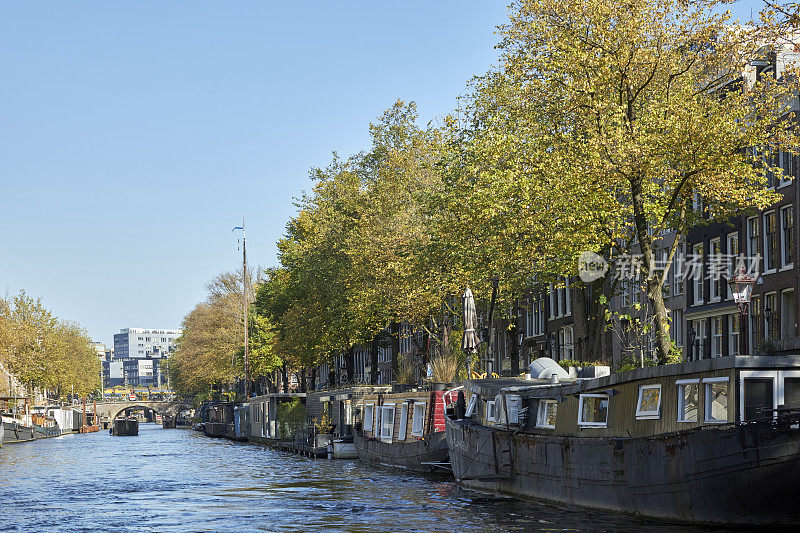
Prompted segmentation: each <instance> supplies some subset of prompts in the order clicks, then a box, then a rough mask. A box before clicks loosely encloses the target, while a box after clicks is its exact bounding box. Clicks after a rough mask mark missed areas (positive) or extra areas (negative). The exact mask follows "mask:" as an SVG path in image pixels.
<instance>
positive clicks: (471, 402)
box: [464, 394, 478, 418]
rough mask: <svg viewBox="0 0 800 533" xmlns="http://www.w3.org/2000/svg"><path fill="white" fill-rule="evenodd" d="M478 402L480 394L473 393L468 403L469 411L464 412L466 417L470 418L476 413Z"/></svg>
mask: <svg viewBox="0 0 800 533" xmlns="http://www.w3.org/2000/svg"><path fill="white" fill-rule="evenodd" d="M477 403H478V395H477V394H473V395H472V396H470V397H469V404H468V405H467V412H466V413H465V414H464V416H465V417H466V418H469V417H471V416H472V415H473V414H475V405H477Z"/></svg>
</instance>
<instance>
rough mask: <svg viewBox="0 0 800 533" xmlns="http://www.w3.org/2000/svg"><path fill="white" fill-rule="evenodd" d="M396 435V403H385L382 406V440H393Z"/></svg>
mask: <svg viewBox="0 0 800 533" xmlns="http://www.w3.org/2000/svg"><path fill="white" fill-rule="evenodd" d="M393 436H394V404H393V403H385V404H383V405H382V406H381V440H382V441H384V442H392V437H393Z"/></svg>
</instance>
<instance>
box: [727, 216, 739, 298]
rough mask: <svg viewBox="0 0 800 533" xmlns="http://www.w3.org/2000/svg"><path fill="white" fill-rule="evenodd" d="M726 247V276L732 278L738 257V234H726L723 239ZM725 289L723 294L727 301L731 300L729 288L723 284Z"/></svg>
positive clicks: (731, 294)
mask: <svg viewBox="0 0 800 533" xmlns="http://www.w3.org/2000/svg"><path fill="white" fill-rule="evenodd" d="M725 240H726V241H727V245H728V248H727V250H728V275H729V276H733V275H734V274H736V263H737V258H738V257H739V234H738V233H736V232H734V233H728V236H727V237H726V239H725ZM725 286H726V289H725V294H726V298H727V299H729V300H730V299H733V293H732V292H731V288H730V286H729V285H728V284H727V283H725Z"/></svg>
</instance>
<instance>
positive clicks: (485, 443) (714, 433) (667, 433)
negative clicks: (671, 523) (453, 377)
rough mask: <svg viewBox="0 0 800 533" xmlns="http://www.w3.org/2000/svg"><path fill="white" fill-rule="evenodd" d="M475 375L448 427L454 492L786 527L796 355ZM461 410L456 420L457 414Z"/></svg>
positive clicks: (792, 473)
mask: <svg viewBox="0 0 800 533" xmlns="http://www.w3.org/2000/svg"><path fill="white" fill-rule="evenodd" d="M532 370H533V372H532V374H531V375H532V376H533V379H528V380H525V379H521V378H509V379H493V380H476V381H471V382H468V383H467V384H466V386H465V389H466V395H465V398H464V400H463V403H462V405H464V407H465V409H464V410H463V416H449V417H448V418H447V420H446V427H447V429H446V434H447V443H448V446H449V450H450V460H451V463H452V468H453V474H454V476H455V479H456V481H457V483H459V484H460V485H462V486H465V487H469V488H473V489H478V490H481V491H487V492H496V493H505V494H510V495H514V496H523V497H532V498H536V499H541V500H548V501H553V502H560V503H566V504H570V505H575V506H582V507H588V508H595V509H601V510H610V511H615V512H622V513H629V514H634V515H639V516H645V517H655V518H660V519H668V520H677V521H685V522H693V523H714V524H771V523H778V524H797V523H800V508H799V507H798V506H797V504H796V501H795V500H796V493H797V491H798V489H800V356H780V357H763V356H730V357H719V358H714V359H704V360H699V361H690V362H686V363H680V364H673V365H664V366H656V367H646V368H640V369H636V370H633V371H630V372H622V373H617V374H612V375H608V376H603V377H593V378H585V379H581V378H575V377H570V375H569V374H567V373H566V372H565V371H564V370H563V369H562V368H560V367H559V366H558V365H557V364H556V363H555V362H554V361H552V360H550V359H546V358H542V359H538V360H535V361H534V363H533V365H532ZM459 414H461V413H459Z"/></svg>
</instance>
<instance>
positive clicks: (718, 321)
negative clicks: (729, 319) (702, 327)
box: [711, 316, 722, 357]
mask: <svg viewBox="0 0 800 533" xmlns="http://www.w3.org/2000/svg"><path fill="white" fill-rule="evenodd" d="M721 355H722V317H721V316H715V317H711V357H720V356H721Z"/></svg>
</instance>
